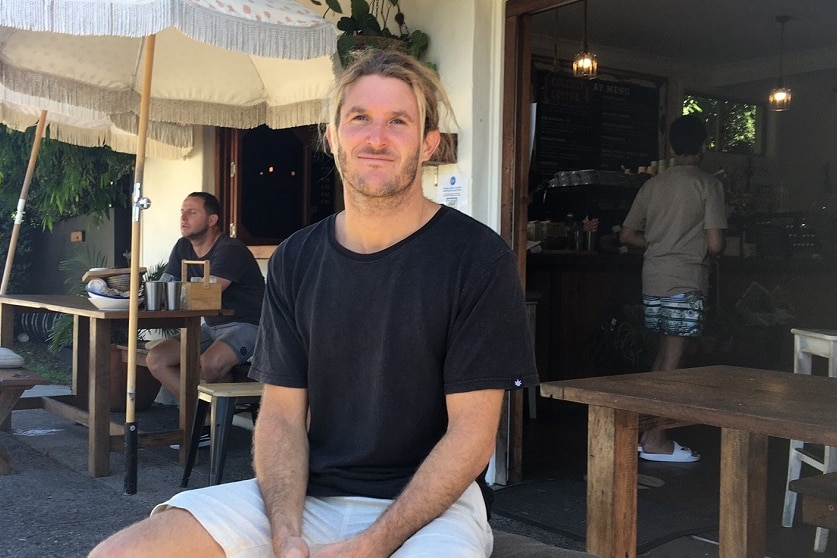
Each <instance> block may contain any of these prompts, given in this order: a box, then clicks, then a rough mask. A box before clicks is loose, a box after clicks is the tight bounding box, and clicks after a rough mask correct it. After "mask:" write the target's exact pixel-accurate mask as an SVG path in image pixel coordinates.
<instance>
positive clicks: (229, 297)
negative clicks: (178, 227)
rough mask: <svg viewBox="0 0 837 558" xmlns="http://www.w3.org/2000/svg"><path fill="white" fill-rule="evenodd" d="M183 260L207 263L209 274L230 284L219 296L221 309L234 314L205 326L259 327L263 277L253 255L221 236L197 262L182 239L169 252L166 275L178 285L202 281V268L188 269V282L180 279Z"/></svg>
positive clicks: (196, 256) (214, 318) (232, 240)
mask: <svg viewBox="0 0 837 558" xmlns="http://www.w3.org/2000/svg"><path fill="white" fill-rule="evenodd" d="M183 260H209V274H210V275H214V276H215V277H221V278H222V279H227V280H229V281H230V286H229V287H227V288H226V289H224V291H223V292H222V293H221V306H222V307H223V308H230V309H232V310H234V311H235V314H233V315H232V316H211V317H207V318H206V323H207V324H208V325H211V326H216V325H220V324H226V323H232V322H244V323H248V324H256V325H258V323H259V317H260V315H261V307H262V298H264V276H263V275H262V272H261V270H260V269H259V264H258V263H257V262H256V258H254V257H253V253H252V252H250V250H249V249H248V248H247V246H245V245H244V244H243V243H242V242H241V241H240V240H237V239H235V238H230V237H229V236H228V235H226V234H222V235H221V236H220V237H218V240H216V241H215V244H214V245H213V246H212V248H211V249H210V250H209V252H208V253H207V254H206V255H205V256H204V257H203V258H199V257H198V255H197V254H196V253H195V250H194V248H192V243H191V242H189V240H188V239H185V238H181V239H179V240H178V241H177V243H175V245H174V248H172V251H171V255H170V256H169V261H168V263H167V264H166V270H165V272H166V273H168V274H170V275H172V276H174V278H175V279H176V280H178V281H188V280H189V278H191V277H203V266H202V265H189V266H188V267H187V268H186V274H187V275H188V277H187V278H183V279H182V278H181V277H180V273H181V265H180V263H181V262H182V261H183Z"/></svg>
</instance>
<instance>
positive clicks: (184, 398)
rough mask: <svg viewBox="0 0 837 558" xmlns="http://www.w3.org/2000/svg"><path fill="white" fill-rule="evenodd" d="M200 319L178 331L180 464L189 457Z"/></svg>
mask: <svg viewBox="0 0 837 558" xmlns="http://www.w3.org/2000/svg"><path fill="white" fill-rule="evenodd" d="M200 345H201V323H200V318H188V319H187V320H186V324H185V327H183V328H182V329H181V330H180V417H179V424H180V431H181V433H182V434H183V436H182V440H181V441H180V464H181V465H186V459H187V458H188V457H189V434H190V430H191V425H192V421H193V420H194V419H195V407H196V405H197V399H198V382H199V381H200Z"/></svg>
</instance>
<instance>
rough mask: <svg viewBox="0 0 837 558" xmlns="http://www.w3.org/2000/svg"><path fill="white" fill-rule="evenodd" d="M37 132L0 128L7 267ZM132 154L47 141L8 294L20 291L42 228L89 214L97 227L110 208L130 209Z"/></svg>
mask: <svg viewBox="0 0 837 558" xmlns="http://www.w3.org/2000/svg"><path fill="white" fill-rule="evenodd" d="M34 137H35V133H34V127H33V128H30V129H29V130H28V131H27V132H25V133H21V132H17V131H14V130H10V129H8V128H6V127H5V126H2V125H0V265H5V262H6V254H7V253H8V248H9V240H10V238H11V232H12V229H13V227H14V218H15V212H16V210H17V202H18V199H19V198H20V191H21V187H22V186H23V181H24V178H25V176H26V168H27V166H28V164H29V156H30V153H31V151H32V144H33V141H34ZM134 159H135V157H134V156H133V155H128V154H124V153H116V152H114V151H112V150H110V149H109V148H106V147H96V148H90V147H77V146H74V145H69V144H66V143H61V142H59V141H55V140H50V139H44V140H43V142H42V144H41V149H40V153H39V155H38V159H37V162H36V165H35V172H34V174H33V177H32V183H31V185H30V188H29V196H28V200H27V202H26V209H25V212H24V218H23V222H22V223H21V229H20V236H19V238H18V243H17V248H16V251H15V261H14V269H13V273H12V276H11V280H10V283H9V289H8V290H9V292H10V293H13V292H20V289H19V288H18V286H19V285H22V284H25V283H26V281H27V277H28V270H29V267H30V263H29V262H30V258H31V257H32V255H31V242H32V237H33V233H34V232H35V231H37V229H44V230H52V227H53V226H54V225H55V223H57V222H59V221H62V220H64V219H68V218H71V217H77V216H81V215H88V216H90V217H91V219H92V223H93V225H94V226H98V225H99V224H100V223H101V222H102V220H103V219H104V218H106V216H107V215H108V211H109V210H110V208H111V207H127V206H128V205H130V195H131V182H132V178H133V167H134Z"/></svg>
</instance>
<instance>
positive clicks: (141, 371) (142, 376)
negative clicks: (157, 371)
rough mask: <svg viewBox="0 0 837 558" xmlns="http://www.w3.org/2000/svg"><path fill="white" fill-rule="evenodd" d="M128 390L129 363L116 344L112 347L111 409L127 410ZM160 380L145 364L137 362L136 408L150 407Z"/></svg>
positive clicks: (157, 390)
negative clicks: (126, 398) (123, 358)
mask: <svg viewBox="0 0 837 558" xmlns="http://www.w3.org/2000/svg"><path fill="white" fill-rule="evenodd" d="M127 390H128V364H127V363H125V362H122V351H121V350H120V349H119V347H117V346H116V345H111V348H110V410H111V411H117V412H124V411H125V392H126V391H127ZM159 391H160V382H159V380H157V378H155V377H154V376H152V375H151V372H150V371H149V370H148V368H146V367H145V366H140V365H139V363H137V381H136V405H135V407H134V408H135V410H137V411H144V410H145V409H147V408H149V407H150V406H151V404H152V403H154V399H156V397H157V393H158V392H159Z"/></svg>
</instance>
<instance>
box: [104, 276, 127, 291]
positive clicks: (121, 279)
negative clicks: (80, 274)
mask: <svg viewBox="0 0 837 558" xmlns="http://www.w3.org/2000/svg"><path fill="white" fill-rule="evenodd" d="M105 281H107V284H108V287H110V288H111V289H116V290H117V291H127V290H128V289H129V288H130V287H131V274H130V273H125V274H121V275H111V276H110V277H105Z"/></svg>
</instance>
